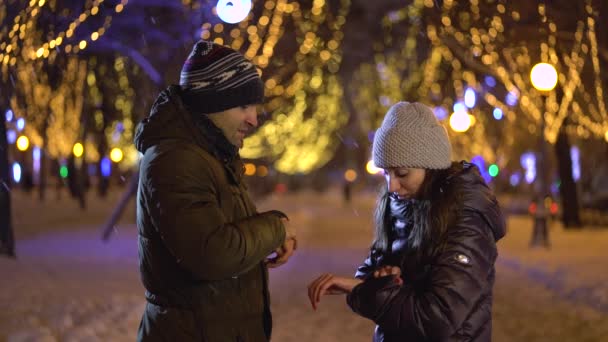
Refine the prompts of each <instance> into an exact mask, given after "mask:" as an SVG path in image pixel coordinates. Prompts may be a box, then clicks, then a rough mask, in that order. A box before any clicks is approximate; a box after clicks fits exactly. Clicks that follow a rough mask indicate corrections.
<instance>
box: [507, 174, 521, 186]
mask: <svg viewBox="0 0 608 342" xmlns="http://www.w3.org/2000/svg"><path fill="white" fill-rule="evenodd" d="M520 182H521V174H520V173H519V172H515V173H514V174H512V175H511V177H509V183H510V184H511V186H517V185H519V183H520Z"/></svg>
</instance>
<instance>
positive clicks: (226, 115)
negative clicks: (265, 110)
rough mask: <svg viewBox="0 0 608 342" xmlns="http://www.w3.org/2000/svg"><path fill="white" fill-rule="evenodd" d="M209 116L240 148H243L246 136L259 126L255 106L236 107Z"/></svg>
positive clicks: (227, 137) (231, 141)
mask: <svg viewBox="0 0 608 342" xmlns="http://www.w3.org/2000/svg"><path fill="white" fill-rule="evenodd" d="M207 115H208V117H209V119H210V120H211V121H212V122H213V123H214V124H215V125H216V126H217V127H218V128H219V129H221V130H222V132H223V133H224V136H225V137H226V139H228V141H230V143H232V145H234V146H236V147H238V148H242V147H243V140H244V139H245V136H246V135H247V134H249V133H251V131H252V130H253V129H254V128H256V127H257V126H258V113H257V109H256V106H255V105H248V106H241V107H234V108H230V109H226V110H225V111H222V112H217V113H211V114H207Z"/></svg>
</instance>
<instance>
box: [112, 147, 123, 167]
mask: <svg viewBox="0 0 608 342" xmlns="http://www.w3.org/2000/svg"><path fill="white" fill-rule="evenodd" d="M122 157H123V153H122V150H121V149H119V148H118V147H115V148H113V149H112V151H110V159H111V160H112V161H113V162H115V163H118V162H120V161H121V160H122Z"/></svg>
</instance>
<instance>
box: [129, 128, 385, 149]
mask: <svg viewBox="0 0 608 342" xmlns="http://www.w3.org/2000/svg"><path fill="white" fill-rule="evenodd" d="M375 136H376V131H369V132H368V133H367V140H369V142H370V143H373V142H374V137H375ZM140 153H141V152H140Z"/></svg>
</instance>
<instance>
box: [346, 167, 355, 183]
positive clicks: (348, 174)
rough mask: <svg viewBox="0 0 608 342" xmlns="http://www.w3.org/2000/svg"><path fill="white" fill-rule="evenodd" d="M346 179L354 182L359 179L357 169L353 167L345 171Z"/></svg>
mask: <svg viewBox="0 0 608 342" xmlns="http://www.w3.org/2000/svg"><path fill="white" fill-rule="evenodd" d="M344 179H346V180H347V181H348V182H354V181H355V180H356V179H357V171H355V170H353V169H348V170H346V172H344Z"/></svg>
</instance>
